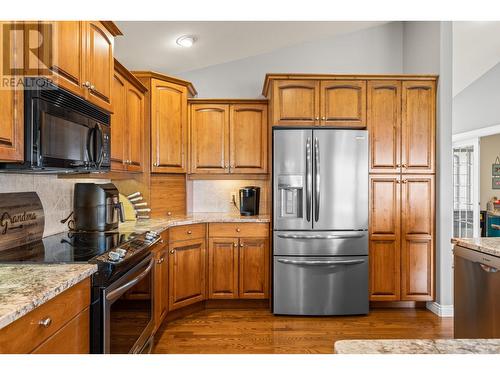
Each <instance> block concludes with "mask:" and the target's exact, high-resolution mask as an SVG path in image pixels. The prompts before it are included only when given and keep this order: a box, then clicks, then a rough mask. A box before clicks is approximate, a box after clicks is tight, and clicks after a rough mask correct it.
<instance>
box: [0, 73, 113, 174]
mask: <svg viewBox="0 0 500 375" xmlns="http://www.w3.org/2000/svg"><path fill="white" fill-rule="evenodd" d="M36 79H37V84H33V83H30V81H29V80H31V82H33V80H34V78H26V80H25V90H24V163H19V164H13V163H2V164H1V165H0V170H4V171H15V170H23V171H25V172H30V171H31V172H52V173H58V172H66V173H67V172H75V173H82V172H106V171H109V169H110V165H111V163H110V153H111V134H110V114H109V113H107V112H105V111H103V110H101V109H99V108H98V107H96V106H94V105H92V104H91V103H89V102H87V101H86V100H84V99H82V98H79V97H78V96H75V95H73V94H71V93H69V92H68V91H66V90H64V89H62V88H60V87H56V86H55V85H53V84H52V83H51V82H49V81H48V80H43V79H41V78H36Z"/></svg>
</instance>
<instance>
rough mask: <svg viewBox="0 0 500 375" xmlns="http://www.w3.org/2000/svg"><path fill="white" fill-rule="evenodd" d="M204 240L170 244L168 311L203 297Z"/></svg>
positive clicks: (201, 299)
mask: <svg viewBox="0 0 500 375" xmlns="http://www.w3.org/2000/svg"><path fill="white" fill-rule="evenodd" d="M205 254H206V252H205V240H203V239H198V240H189V241H180V242H177V243H173V244H170V253H169V260H168V261H169V311H170V310H175V309H178V308H180V307H184V306H187V305H191V304H193V303H196V302H199V301H203V300H204V299H205V270H206V268H205V263H206V258H205Z"/></svg>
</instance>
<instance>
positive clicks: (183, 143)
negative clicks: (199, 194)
mask: <svg viewBox="0 0 500 375" xmlns="http://www.w3.org/2000/svg"><path fill="white" fill-rule="evenodd" d="M151 90H152V92H151V162H152V164H153V165H152V168H151V171H152V172H155V173H186V155H185V154H186V149H187V89H186V88H185V87H184V86H180V85H175V84H171V83H168V82H163V81H161V80H157V79H153V80H152V82H151Z"/></svg>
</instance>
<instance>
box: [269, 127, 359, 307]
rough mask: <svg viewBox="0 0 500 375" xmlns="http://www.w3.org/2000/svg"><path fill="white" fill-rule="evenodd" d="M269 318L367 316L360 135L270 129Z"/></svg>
mask: <svg viewBox="0 0 500 375" xmlns="http://www.w3.org/2000/svg"><path fill="white" fill-rule="evenodd" d="M273 229H274V230H273V312H274V313H275V314H289V315H351V314H367V313H368V133H367V132H366V131H364V130H343V129H342V130H341V129H317V128H314V129H310V128H309V129H277V128H275V129H273Z"/></svg>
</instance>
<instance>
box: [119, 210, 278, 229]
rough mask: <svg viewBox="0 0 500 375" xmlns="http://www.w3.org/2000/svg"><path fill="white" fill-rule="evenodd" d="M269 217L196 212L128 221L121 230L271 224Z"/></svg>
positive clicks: (122, 225) (121, 225) (121, 226)
mask: <svg viewBox="0 0 500 375" xmlns="http://www.w3.org/2000/svg"><path fill="white" fill-rule="evenodd" d="M269 222H270V216H269V215H257V216H241V215H240V214H239V213H228V212H196V213H191V214H188V215H178V216H168V217H165V218H154V219H148V220H139V221H126V222H125V223H121V224H120V230H130V231H133V232H146V231H148V230H154V231H157V232H158V231H159V232H161V231H163V230H166V229H168V228H171V227H175V226H179V225H189V224H199V223H269Z"/></svg>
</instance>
